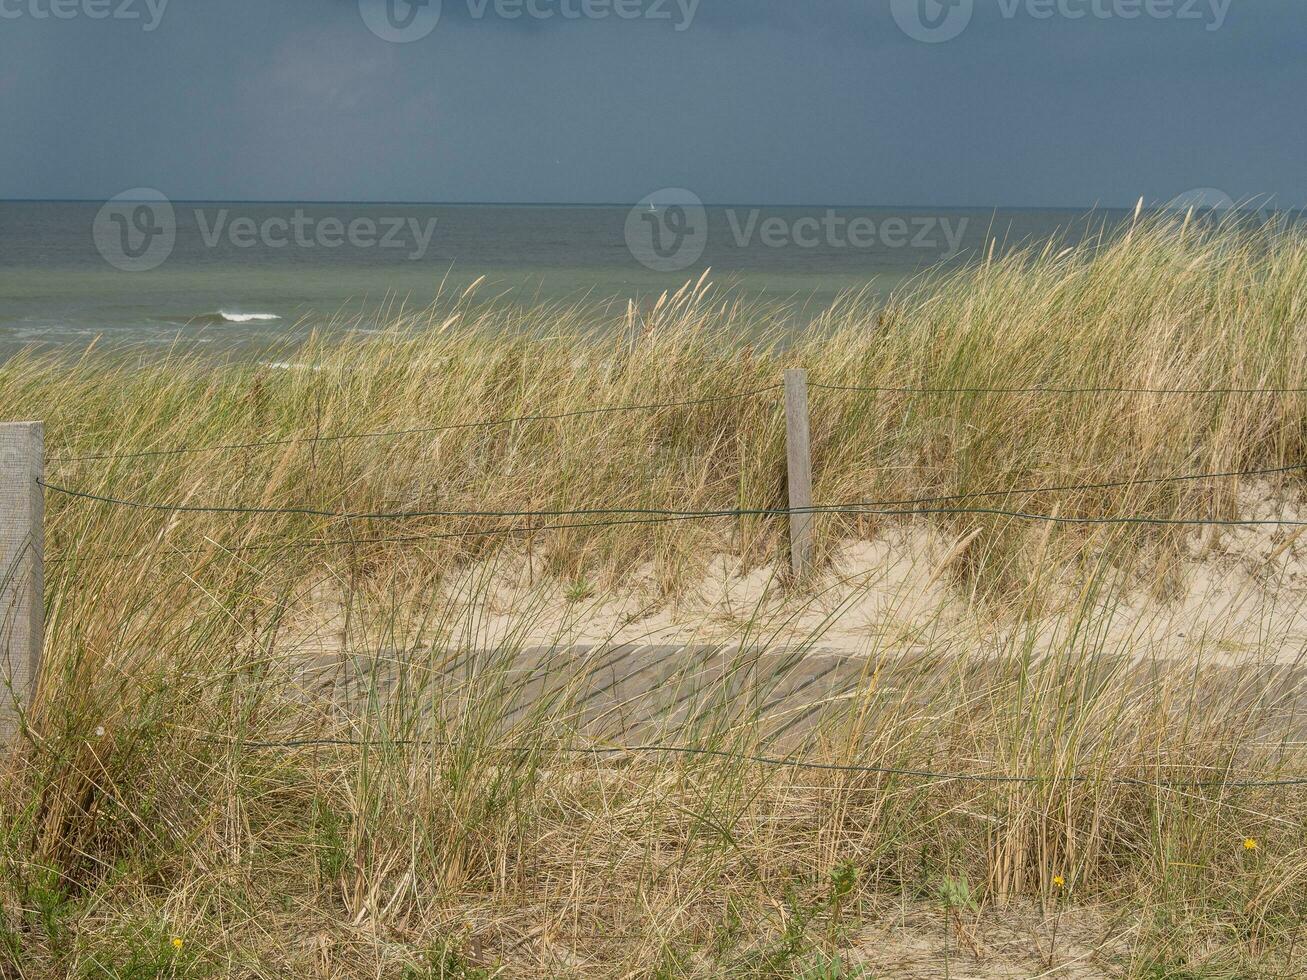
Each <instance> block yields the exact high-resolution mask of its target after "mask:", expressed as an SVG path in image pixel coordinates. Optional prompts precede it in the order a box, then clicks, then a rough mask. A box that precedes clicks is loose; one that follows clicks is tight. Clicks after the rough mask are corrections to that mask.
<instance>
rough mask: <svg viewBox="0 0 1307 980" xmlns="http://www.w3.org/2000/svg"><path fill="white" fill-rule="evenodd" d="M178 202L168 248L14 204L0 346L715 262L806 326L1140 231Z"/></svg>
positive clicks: (954, 215)
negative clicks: (955, 274)
mask: <svg viewBox="0 0 1307 980" xmlns="http://www.w3.org/2000/svg"><path fill="white" fill-rule="evenodd" d="M168 208H169V209H170V217H169V221H170V222H171V226H172V228H171V234H170V235H164V236H163V237H160V238H157V239H149V238H148V237H147V236H149V235H160V234H161V231H160V229H161V228H162V224H161V223H160V222H156V221H155V218H157V217H158V215H156V214H153V213H151V212H149V211H146V212H141V211H140V208H139V207H136V208H135V210H134V209H133V207H132V206H127V207H125V208H119V209H118V211H117V216H116V217H115V214H114V213H109V214H106V213H105V209H104V207H103V205H102V202H95V203H82V202H7V203H6V202H0V349H3V350H4V351H8V352H12V351H13V350H15V349H18V348H22V347H37V348H58V349H61V350H68V351H73V350H77V349H80V348H84V347H85V346H87V345H88V344H90V343H92V342H95V343H97V344H98V345H100V346H101V347H112V346H114V345H127V346H131V347H144V348H146V349H150V348H154V349H162V348H163V347H165V346H167V345H172V344H175V343H177V341H178V340H181V341H184V342H188V343H195V344H199V345H212V347H213V349H215V350H225V349H230V348H232V347H241V348H247V347H253V348H258V347H269V346H278V345H281V344H284V343H285V342H286V341H287V340H293V339H294V338H296V337H298V336H301V335H303V334H304V333H305V332H307V331H308V330H310V329H313V328H322V327H324V326H325V327H331V325H333V324H334V325H336V327H335V328H340V327H341V325H342V324H344V323H349V324H350V325H351V327H352V328H355V329H363V330H369V329H378V328H380V327H381V326H382V325H383V323H384V322H385V320H386V318H387V311H388V310H394V309H395V308H396V307H397V306H400V305H407V306H409V307H422V306H425V305H427V304H430V303H431V302H432V301H433V300H434V299H435V298H436V297H437V295H445V296H452V295H456V294H458V293H459V292H461V291H462V290H463V289H464V288H465V287H466V286H467V285H468V284H470V283H471V282H472V281H474V280H475V279H477V278H478V277H481V276H485V277H486V278H485V282H484V283H483V284H482V285H481V287H480V288H479V289H478V291H477V296H478V297H479V301H481V302H502V303H513V304H518V305H530V304H534V303H540V302H549V303H558V302H585V303H589V304H592V305H595V306H597V307H602V306H603V305H604V304H609V305H610V306H611V308H612V309H614V310H624V309H625V307H626V301H627V300H633V301H635V302H636V303H637V304H647V303H649V302H652V301H653V299H654V298H656V297H657V295H658V294H659V293H661V292H662V291H663V290H667V289H675V288H677V287H679V286H680V285H682V284H683V283H684V282H685V281H686V280H688V279H697V278H698V276H699V275H700V274H701V273H702V272H703V271H704V270H705V269H709V268H710V269H711V270H712V271H711V279H712V281H713V282H714V283H716V284H717V288H719V289H723V290H729V291H732V292H734V293H736V294H739V295H741V296H743V297H745V298H746V299H749V300H756V301H758V302H761V303H764V304H774V305H775V306H776V307H778V308H782V309H783V310H784V311H786V312H785V315H786V316H788V317H789V318H791V319H792V320H793V321H794V322H795V323H802V322H803V321H804V320H805V319H807V318H810V317H811V316H813V315H814V314H815V313H816V312H818V311H820V310H821V309H822V308H824V307H825V306H827V305H828V304H829V303H830V302H831V301H833V300H834V299H835V298H836V297H837V296H839V295H840V294H841V293H843V292H845V291H848V290H853V289H865V290H869V291H870V292H871V293H873V294H875V295H886V294H888V293H889V292H890V291H891V290H893V289H894V288H896V287H898V286H900V285H901V284H903V283H904V282H906V281H907V280H909V279H911V278H912V277H913V276H916V275H919V274H921V273H923V272H925V271H927V270H930V269H934V268H939V267H941V266H942V267H949V266H954V265H958V264H961V263H965V262H968V261H974V260H976V258H977V257H978V256H981V255H983V253H984V251H985V249H986V248H987V247H988V246H989V243H990V242H991V241H996V242H997V247H998V249H999V250H1000V251H1001V250H1005V249H1007V248H1011V247H1014V246H1017V245H1020V244H1029V243H1031V242H1034V241H1040V240H1043V239H1046V238H1048V237H1050V236H1055V235H1061V236H1063V237H1065V238H1067V239H1068V240H1070V241H1075V240H1078V239H1079V238H1081V237H1083V236H1084V235H1086V234H1096V233H1098V232H1100V231H1101V230H1102V228H1103V227H1104V226H1105V225H1106V226H1108V227H1111V226H1113V225H1115V224H1117V223H1119V222H1121V221H1125V220H1128V218H1129V213H1128V212H1122V211H1102V210H1100V211H1097V212H1093V213H1090V214H1086V213H1085V212H1084V211H1076V210H1056V211H1054V210H1002V209H1000V210H975V209H971V210H963V209H931V208H842V207H831V208H826V207H802V208H781V207H757V208H755V207H753V206H749V205H743V206H738V207H725V206H723V207H717V206H711V207H708V208H707V209H706V210H705V211H703V212H695V211H693V209H690V210H689V212H687V210H686V209H684V208H681V207H679V205H678V204H677V203H676V202H675V200H674V199H673V200H672V201H671V202H670V203H663V204H660V203H658V201H657V199H656V198H655V200H654V201H652V202H645V203H644V204H643V205H640V206H636V208H634V209H632V208H631V207H625V206H622V207H618V206H512V205H439V206H437V205H399V204H395V205H387V204H366V205H359V204H295V203H285V204H279V203H259V204H241V203H207V202H173V203H170V204H168ZM110 211H112V209H110ZM162 230H163V231H165V232H166V231H168V229H167V228H162ZM655 236H656V237H655ZM165 238H166V239H167V241H164V239H165ZM160 243H162V244H163V245H166V246H167V247H166V248H162V247H159V248H155V250H154V254H149V249H148V248H147V247H146V246H147V245H148V246H150V247H154V246H155V245H159V244H160ZM137 253H145V254H142V255H140V257H139V258H137V257H136V256H137ZM161 255H162V256H163V257H162V260H161V261H158V262H157V264H153V263H154V262H155V259H158V258H159V257H160V256H161ZM141 265H149V266H151V267H150V268H145V269H142V268H139V266H141ZM124 266H126V268H124ZM133 266H136V267H133Z"/></svg>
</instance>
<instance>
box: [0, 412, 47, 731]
mask: <svg viewBox="0 0 1307 980" xmlns="http://www.w3.org/2000/svg"><path fill="white" fill-rule="evenodd" d="M44 472H45V427H44V426H43V425H42V424H41V423H40V422H0V739H7V738H9V737H10V736H12V735H13V734H15V733H16V732H17V731H18V728H19V724H18V722H19V717H20V712H21V711H23V710H25V709H26V707H27V706H28V705H30V704H31V702H32V698H33V696H34V695H35V694H36V681H37V676H38V675H39V673H40V669H41V643H42V640H43V639H44V634H45V561H44V549H45V491H44V489H43V488H42V487H41V486H40V484H39V483H38V482H37V481H38V480H40V479H42V478H43V476H44Z"/></svg>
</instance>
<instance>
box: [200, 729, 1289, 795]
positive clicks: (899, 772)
mask: <svg viewBox="0 0 1307 980" xmlns="http://www.w3.org/2000/svg"><path fill="white" fill-rule="evenodd" d="M205 741H209V742H213V743H217V744H221V745H225V746H229V747H231V748H237V749H247V750H250V751H256V752H263V751H273V750H286V749H304V748H357V749H393V748H413V747H418V748H429V747H430V748H445V749H456V748H457V747H458V746H457V745H455V744H454V743H452V742H448V741H445V740H442V739H436V738H430V739H404V738H401V739H371V740H370V739H352V738H300V739H288V740H286V741H249V740H245V739H239V738H230V739H219V738H214V737H212V736H206V737H205ZM492 751H495V752H504V753H507V754H509V755H513V756H518V757H526V758H529V759H535V758H538V757H540V756H547V755H548V754H549V753H550V752H559V753H562V754H565V755H573V756H578V755H579V756H591V757H594V758H613V757H627V758H637V757H644V756H659V755H664V756H686V757H698V758H713V759H725V760H729V761H734V762H743V763H747V764H749V765H757V766H768V767H771V768H776V769H797V770H803V771H807V772H837V773H846V774H856V775H877V776H901V777H904V778H908V779H917V780H922V781H925V782H932V783H940V782H970V783H989V784H994V785H1025V786H1033V785H1056V784H1059V783H1062V784H1074V785H1084V784H1087V783H1089V784H1098V785H1104V786H1134V787H1142V788H1148V789H1170V790H1181V791H1183V790H1189V791H1198V790H1206V789H1277V788H1287V787H1307V776H1295V777H1291V778H1286V779H1198V780H1166V779H1163V780H1156V779H1141V778H1138V777H1134V776H1104V775H1095V776H1086V775H1081V774H1078V773H1075V772H1065V773H1052V774H1047V775H1039V776H1035V775H1021V774H1018V775H1009V774H1005V773H966V772H941V771H936V770H931V769H912V768H899V767H896V766H871V765H852V764H841V763H835V762H813V761H810V760H807V759H796V758H778V757H775V756H766V755H754V754H751V753H742V752H731V751H729V750H727V749H713V748H706V747H701V746H693V745H615V746H563V747H556V748H549V747H542V746H531V747H513V746H509V747H496V748H494V749H493V750H492ZM1171 768H1176V766H1174V765H1172V766H1171Z"/></svg>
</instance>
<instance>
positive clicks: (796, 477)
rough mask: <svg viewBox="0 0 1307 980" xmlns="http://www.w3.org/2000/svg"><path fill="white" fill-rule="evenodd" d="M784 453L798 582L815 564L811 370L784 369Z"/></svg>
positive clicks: (793, 564) (793, 566)
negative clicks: (810, 399) (788, 483)
mask: <svg viewBox="0 0 1307 980" xmlns="http://www.w3.org/2000/svg"><path fill="white" fill-rule="evenodd" d="M785 455H786V463H787V467H788V470H789V481H790V502H789V507H790V511H791V513H790V567H791V569H792V571H793V572H794V578H795V581H798V580H800V579H802V578H803V577H804V576H805V575H807V574H808V570H809V568H810V567H811V565H812V522H813V513H812V511H811V507H812V446H811V440H810V435H809V430H808V372H807V371H804V370H801V369H798V368H793V369H790V370H787V371H786V372H785ZM795 510H802V511H803V513H799V514H796V513H793V512H794V511H795Z"/></svg>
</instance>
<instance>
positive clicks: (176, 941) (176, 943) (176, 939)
mask: <svg viewBox="0 0 1307 980" xmlns="http://www.w3.org/2000/svg"><path fill="white" fill-rule="evenodd" d="M183 945H184V943H183V942H182V937H181V936H173V937H172V948H173V949H181V948H182V946H183Z"/></svg>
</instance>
